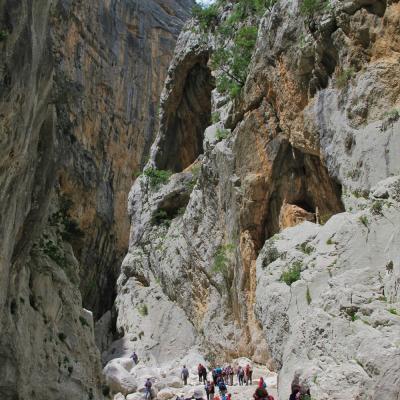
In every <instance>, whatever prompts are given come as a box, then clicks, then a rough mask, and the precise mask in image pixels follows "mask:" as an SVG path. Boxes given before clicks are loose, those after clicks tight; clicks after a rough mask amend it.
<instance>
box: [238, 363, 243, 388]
mask: <svg viewBox="0 0 400 400" xmlns="http://www.w3.org/2000/svg"><path fill="white" fill-rule="evenodd" d="M243 380H244V370H243V368H242V367H239V369H238V381H239V386H243Z"/></svg>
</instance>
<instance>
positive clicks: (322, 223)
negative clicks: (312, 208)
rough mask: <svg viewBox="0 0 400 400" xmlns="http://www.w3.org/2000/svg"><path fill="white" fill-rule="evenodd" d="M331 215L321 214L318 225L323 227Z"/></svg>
mask: <svg viewBox="0 0 400 400" xmlns="http://www.w3.org/2000/svg"><path fill="white" fill-rule="evenodd" d="M332 215H333V213H327V214H321V215H320V216H319V223H320V225H325V224H326V223H327V222H328V220H329V219H330V218H331V217H332Z"/></svg>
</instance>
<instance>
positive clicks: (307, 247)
mask: <svg viewBox="0 0 400 400" xmlns="http://www.w3.org/2000/svg"><path fill="white" fill-rule="evenodd" d="M298 248H299V250H301V251H302V252H303V253H304V254H307V255H310V254H311V253H312V252H313V251H314V250H315V248H314V247H313V246H311V245H310V244H308V243H307V242H304V243H302V244H301V245H300V246H299V247H298Z"/></svg>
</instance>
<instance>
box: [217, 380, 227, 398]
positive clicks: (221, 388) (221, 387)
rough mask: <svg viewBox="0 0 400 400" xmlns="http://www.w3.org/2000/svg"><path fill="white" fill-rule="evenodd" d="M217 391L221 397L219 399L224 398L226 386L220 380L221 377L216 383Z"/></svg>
mask: <svg viewBox="0 0 400 400" xmlns="http://www.w3.org/2000/svg"><path fill="white" fill-rule="evenodd" d="M218 389H219V394H220V395H221V397H222V396H224V395H225V394H226V392H227V389H226V385H225V382H224V380H223V379H222V377H221V378H220V381H219V383H218Z"/></svg>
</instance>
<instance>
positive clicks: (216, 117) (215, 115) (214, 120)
mask: <svg viewBox="0 0 400 400" xmlns="http://www.w3.org/2000/svg"><path fill="white" fill-rule="evenodd" d="M220 120H221V115H220V113H219V112H218V111H216V112H213V113H212V114H211V122H212V123H213V124H216V123H218V122H219V121H220Z"/></svg>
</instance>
